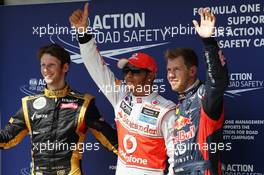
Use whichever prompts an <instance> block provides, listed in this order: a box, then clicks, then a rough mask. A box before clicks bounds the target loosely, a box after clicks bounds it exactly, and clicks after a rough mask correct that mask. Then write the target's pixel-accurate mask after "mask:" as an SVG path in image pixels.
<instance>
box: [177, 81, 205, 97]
mask: <svg viewBox="0 0 264 175" xmlns="http://www.w3.org/2000/svg"><path fill="white" fill-rule="evenodd" d="M201 84H202V83H201V82H200V80H198V79H197V80H196V81H195V82H194V83H193V84H192V85H191V86H190V87H189V88H188V89H186V90H185V91H184V92H183V93H178V96H179V102H181V101H183V100H184V99H186V98H187V97H189V96H191V95H192V94H194V93H195V92H196V91H197V90H198V88H199V87H200V85H201Z"/></svg>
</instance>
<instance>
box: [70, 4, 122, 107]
mask: <svg viewBox="0 0 264 175" xmlns="http://www.w3.org/2000/svg"><path fill="white" fill-rule="evenodd" d="M88 14H89V12H88V3H86V4H85V6H84V10H83V11H82V10H80V9H78V10H75V11H74V12H73V13H72V15H71V16H70V18H69V20H70V23H71V25H72V26H74V27H75V28H76V30H78V31H80V32H86V29H87V27H88ZM79 43H80V51H81V56H82V59H83V61H84V65H85V67H86V69H87V70H88V72H89V74H90V76H91V77H92V79H93V80H94V82H95V83H96V84H97V86H98V87H99V88H100V90H101V91H102V92H103V93H104V95H105V96H106V97H107V98H108V100H109V101H110V102H111V104H112V105H113V106H115V105H116V103H117V102H118V99H119V96H120V91H117V90H116V85H120V81H118V80H116V78H115V75H114V74H113V72H112V71H111V70H110V69H109V68H108V66H107V65H106V64H105V62H104V60H103V58H102V57H101V55H100V53H99V51H98V49H97V47H96V44H95V41H94V39H93V38H92V35H91V34H87V33H83V34H80V35H79Z"/></svg>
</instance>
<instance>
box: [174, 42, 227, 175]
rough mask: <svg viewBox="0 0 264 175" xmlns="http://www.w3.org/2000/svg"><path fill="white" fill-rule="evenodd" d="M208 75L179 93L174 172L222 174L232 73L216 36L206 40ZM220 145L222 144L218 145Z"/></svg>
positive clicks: (183, 173)
mask: <svg viewBox="0 0 264 175" xmlns="http://www.w3.org/2000/svg"><path fill="white" fill-rule="evenodd" d="M203 42H204V44H205V53H204V56H205V61H206V68H207V78H206V81H205V83H201V82H200V81H199V80H197V81H196V82H195V83H194V84H193V85H192V86H191V87H190V88H189V89H188V90H186V91H185V92H184V93H181V94H178V95H179V102H178V105H177V109H176V115H177V120H176V121H175V126H174V138H173V143H174V150H175V151H174V168H173V169H174V174H177V175H181V174H182V175H186V174H190V175H194V174H195V175H196V174H198V175H199V174H201V175H220V174H221V167H220V154H219V150H221V149H224V148H223V147H224V146H225V145H223V143H222V127H223V123H224V111H223V96H224V90H225V88H226V87H227V85H228V72H227V67H226V64H225V59H224V56H223V54H222V51H221V50H220V49H219V47H218V46H217V42H216V41H215V40H213V39H212V38H206V39H203ZM219 145H220V147H218V146H219Z"/></svg>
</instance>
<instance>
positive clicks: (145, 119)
mask: <svg viewBox="0 0 264 175" xmlns="http://www.w3.org/2000/svg"><path fill="white" fill-rule="evenodd" d="M139 121H141V122H144V123H148V124H151V125H156V123H157V119H156V118H153V117H148V116H145V115H140V116H139Z"/></svg>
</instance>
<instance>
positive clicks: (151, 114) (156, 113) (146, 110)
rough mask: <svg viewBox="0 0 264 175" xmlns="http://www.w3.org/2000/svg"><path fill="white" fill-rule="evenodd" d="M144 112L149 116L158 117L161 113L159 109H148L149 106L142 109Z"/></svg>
mask: <svg viewBox="0 0 264 175" xmlns="http://www.w3.org/2000/svg"><path fill="white" fill-rule="evenodd" d="M141 113H142V114H145V115H147V116H151V117H155V118H158V116H159V113H160V112H158V111H154V110H152V109H148V108H145V107H144V108H143V109H142V111H141Z"/></svg>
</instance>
